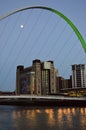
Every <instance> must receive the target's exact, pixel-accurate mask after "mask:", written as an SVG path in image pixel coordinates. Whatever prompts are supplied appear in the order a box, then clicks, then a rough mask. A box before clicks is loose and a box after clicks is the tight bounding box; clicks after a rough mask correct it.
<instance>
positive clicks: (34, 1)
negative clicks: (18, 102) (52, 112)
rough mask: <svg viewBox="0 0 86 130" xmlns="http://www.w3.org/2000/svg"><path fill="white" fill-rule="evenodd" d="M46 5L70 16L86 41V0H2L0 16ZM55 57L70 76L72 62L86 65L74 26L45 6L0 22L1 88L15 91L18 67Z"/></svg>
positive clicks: (63, 70)
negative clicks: (27, 7)
mask: <svg viewBox="0 0 86 130" xmlns="http://www.w3.org/2000/svg"><path fill="white" fill-rule="evenodd" d="M38 5H41V6H47V7H51V8H54V9H56V10H58V11H60V12H61V13H63V14H64V15H65V16H67V17H68V18H69V19H70V20H71V21H72V22H73V23H74V24H75V26H76V27H77V28H78V30H79V32H80V33H81V34H82V36H83V38H84V39H85V40H86V27H85V26H86V0H64V1H63V0H0V16H3V15H4V14H7V13H8V12H10V11H13V10H16V9H18V8H22V7H26V6H38ZM34 59H40V60H41V61H48V60H53V61H54V65H55V68H56V69H58V71H59V75H60V76H63V77H64V78H69V76H70V75H71V73H72V72H71V65H72V64H86V53H85V52H84V49H83V48H82V46H81V43H80V41H79V39H78V38H77V36H76V34H75V33H74V31H73V30H72V28H71V27H70V26H69V25H68V24H67V22H65V21H64V20H63V19H62V18H61V17H59V16H57V15H56V14H54V13H52V12H50V11H47V10H43V9H30V10H25V11H22V12H19V13H16V14H14V15H11V16H9V17H7V18H5V19H3V20H1V21H0V91H14V90H15V87H16V66H17V65H24V66H25V67H28V66H31V65H32V61H33V60H34Z"/></svg>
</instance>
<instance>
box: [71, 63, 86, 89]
mask: <svg viewBox="0 0 86 130" xmlns="http://www.w3.org/2000/svg"><path fill="white" fill-rule="evenodd" d="M72 87H73V88H84V87H86V65H85V64H79V65H76V64H75V65H72Z"/></svg>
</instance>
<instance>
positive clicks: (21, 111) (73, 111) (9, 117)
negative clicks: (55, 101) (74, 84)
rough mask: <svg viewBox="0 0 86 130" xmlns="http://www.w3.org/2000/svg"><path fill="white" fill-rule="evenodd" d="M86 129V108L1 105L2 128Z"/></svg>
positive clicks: (0, 121) (35, 129) (0, 118)
mask: <svg viewBox="0 0 86 130" xmlns="http://www.w3.org/2000/svg"><path fill="white" fill-rule="evenodd" d="M8 129H10V130H27V129H29V130H57V129H58V130H86V108H77V107H76V108H74V107H71V108H69V107H67V108H66V107H54V108H46V107H45V108H42V107H40V108H36V107H32V108H30V107H16V106H15V107H14V106H0V130H8Z"/></svg>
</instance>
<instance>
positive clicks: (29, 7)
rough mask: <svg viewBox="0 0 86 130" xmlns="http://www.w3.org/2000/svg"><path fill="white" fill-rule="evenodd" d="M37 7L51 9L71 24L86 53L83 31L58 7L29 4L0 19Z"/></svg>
mask: <svg viewBox="0 0 86 130" xmlns="http://www.w3.org/2000/svg"><path fill="white" fill-rule="evenodd" d="M36 8H37V9H45V10H48V11H51V12H53V13H55V14H57V15H59V16H60V17H61V18H63V19H64V20H65V21H66V22H67V23H68V24H69V25H70V27H71V28H72V29H73V31H74V32H75V34H76V36H77V37H78V39H79V41H80V43H81V45H82V47H83V49H84V51H85V53H86V42H85V40H84V38H83V37H82V35H81V33H80V32H79V30H78V29H77V27H76V26H75V25H74V23H73V22H72V21H71V20H70V19H69V18H67V17H66V16H65V15H64V14H62V13H61V12H59V11H58V10H56V9H53V8H50V7H45V6H27V7H22V8H18V9H16V10H14V11H11V12H9V13H7V14H5V15H3V16H0V20H2V19H4V18H6V17H8V16H10V15H13V14H15V13H17V12H21V11H24V10H28V9H36Z"/></svg>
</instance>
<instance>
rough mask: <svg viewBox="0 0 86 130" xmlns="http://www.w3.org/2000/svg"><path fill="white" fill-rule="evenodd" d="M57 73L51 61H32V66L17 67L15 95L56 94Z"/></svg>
mask: <svg viewBox="0 0 86 130" xmlns="http://www.w3.org/2000/svg"><path fill="white" fill-rule="evenodd" d="M56 76H57V71H56V69H55V68H54V63H53V61H46V62H41V61H40V60H38V59H36V60H33V63H32V66H30V67H28V68H24V66H18V67H17V71H16V94H36V95H47V94H55V93H56Z"/></svg>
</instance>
